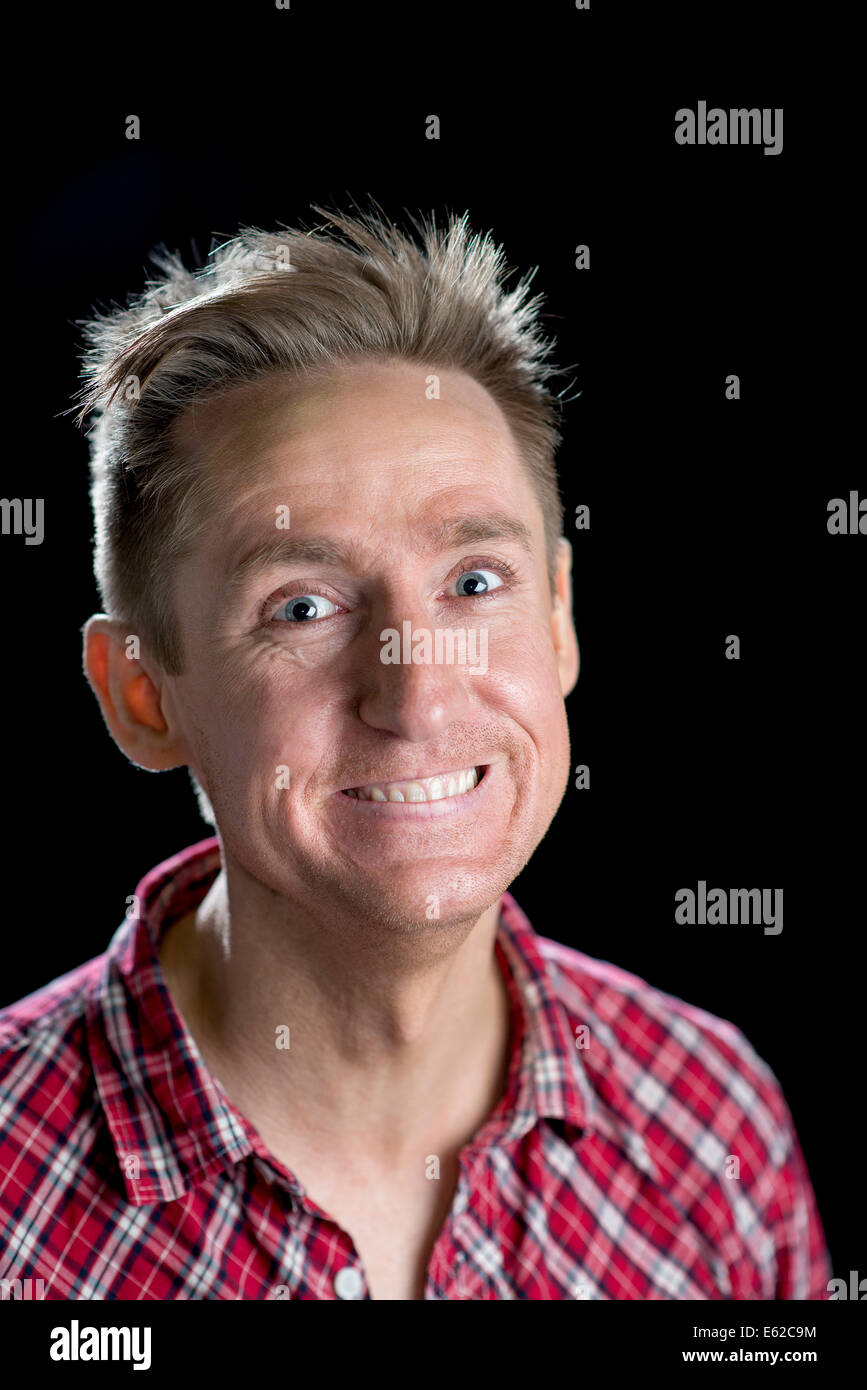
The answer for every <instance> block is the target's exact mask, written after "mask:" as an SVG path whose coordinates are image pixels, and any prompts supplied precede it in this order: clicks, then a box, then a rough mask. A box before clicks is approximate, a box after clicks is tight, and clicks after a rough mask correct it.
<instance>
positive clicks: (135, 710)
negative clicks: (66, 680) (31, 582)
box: [82, 613, 188, 772]
mask: <svg viewBox="0 0 867 1390" xmlns="http://www.w3.org/2000/svg"><path fill="white" fill-rule="evenodd" d="M82 636H83V639H84V653H83V655H84V670H85V674H86V676H87V679H88V681H89V682H90V686H91V689H92V690H93V693H94V695H95V696H96V698H97V700H98V701H99V707H100V709H101V710H102V716H103V719H104V720H105V722H106V725H107V727H108V731H109V733H110V734H111V736H112V738H113V739H114V741H115V743H116V744H117V746H118V748H120V750H121V752H122V753H125V754H126V756H127V757H128V758H129V759H130V761H131V762H134V763H136V764H137V765H138V766H139V767H144V768H147V769H148V770H149V771H151V772H162V771H164V770H165V769H166V768H170V767H184V766H186V764H187V762H188V756H187V750H186V747H185V744H184V740H183V737H182V736H181V734H180V731H179V730H177V729H175V728H173V727H172V721H171V719H166V717H165V714H164V711H163V703H164V701H163V694H164V681H165V677H164V676H163V674H162V672H161V670H160V668H159V666H158V665H157V664H156V663H155V662H154V661H152V660H151V659H150V658H149V657H148V656H146V655H144V654H143V653H142V644H141V639H140V638H139V637H138V636H136V634H135V633H131V632H128V631H127V629H126V627H125V626H124V624H123V623H120V622H116V621H114V620H113V619H111V618H108V617H106V615H105V614H104V613H96V614H94V615H93V617H91V618H88V620H87V622H86V623H85V624H84V627H83V628H82ZM146 665H147V669H145V667H146Z"/></svg>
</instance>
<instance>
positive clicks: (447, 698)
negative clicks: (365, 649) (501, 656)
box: [358, 617, 472, 743]
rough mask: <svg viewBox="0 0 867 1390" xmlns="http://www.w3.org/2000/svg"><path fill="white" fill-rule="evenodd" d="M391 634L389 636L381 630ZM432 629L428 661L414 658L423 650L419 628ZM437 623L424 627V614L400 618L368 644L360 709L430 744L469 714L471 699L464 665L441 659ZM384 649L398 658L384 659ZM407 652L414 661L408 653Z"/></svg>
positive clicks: (376, 722)
mask: <svg viewBox="0 0 867 1390" xmlns="http://www.w3.org/2000/svg"><path fill="white" fill-rule="evenodd" d="M383 632H386V633H393V634H396V637H394V638H392V639H391V641H389V640H388V638H383V636H382V633H383ZM422 632H427V633H429V657H430V659H429V660H422V661H414V660H412V657H413V653H417V654H419V655H424V653H423V652H422V651H421V633H422ZM435 634H436V628H434V627H426V626H425V619H424V618H423V617H421V618H419V619H418V621H411V620H409V619H406V618H403V619H401V620H400V621H399V622H398V623H397V624H396V625H395V626H394V627H392V628H382V629H380V630H379V631H377V632H376V634H375V637H376V642H375V646H374V643H373V642H371V644H370V646H369V660H368V661H367V662H366V667H367V669H366V670H365V680H364V682H363V690H362V695H361V698H360V700H359V704H358V713H359V716H360V717H361V719H363V720H364V722H365V724H368V725H370V727H371V728H372V729H380V730H384V731H386V732H388V733H392V734H396V735H397V737H398V738H402V739H406V741H407V742H408V743H426V742H429V741H431V740H433V739H436V738H438V737H440V736H441V735H442V734H444V733H445V732H446V731H447V729H448V728H449V726H450V725H451V724H453V723H455V722H457V721H459V720H462V719H465V718H466V715H467V712H468V710H469V707H470V703H471V695H470V688H471V687H470V681H471V680H472V677H471V676H470V675H469V674H468V671H467V667H466V665H460V664H458V663H457V662H454V661H437V660H436V659H435V657H436V645H435ZM383 654H386V655H388V656H391V657H394V656H395V655H396V656H398V657H399V658H400V659H399V660H387V661H383V660H382V656H383ZM407 656H409V658H410V660H409V661H407V660H406V659H405V658H406V657H407Z"/></svg>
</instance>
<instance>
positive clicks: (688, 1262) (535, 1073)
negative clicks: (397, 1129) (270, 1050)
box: [0, 837, 831, 1299]
mask: <svg viewBox="0 0 867 1390" xmlns="http://www.w3.org/2000/svg"><path fill="white" fill-rule="evenodd" d="M219 867H220V850H219V842H218V840H217V839H216V837H213V838H211V839H209V840H205V841H202V842H201V843H200V844H197V845H193V846H192V847H190V848H189V849H187V850H184V851H183V852H182V853H180V854H177V855H175V856H174V857H172V858H171V859H168V860H166V861H165V862H164V863H162V864H160V865H158V866H157V867H156V868H155V869H153V870H152V871H151V872H150V873H149V874H147V875H146V876H145V878H143V879H142V881H141V882H140V884H139V885H138V888H137V890H136V892H137V898H138V907H139V915H138V917H135V916H130V917H128V918H127V919H126V920H124V922H123V923H122V924H121V926H120V927H119V928H118V929H117V931H116V932H115V935H114V937H113V939H112V940H111V943H110V944H109V946H108V949H107V950H106V951H105V953H104V954H103V955H101V956H98V957H95V958H94V959H93V960H90V961H89V962H87V963H86V964H84V965H82V966H80V967H78V968H77V969H76V970H73V971H71V972H70V973H69V974H67V975H64V976H62V977H60V978H59V979H56V980H54V981H53V982H52V983H51V984H49V985H46V986H45V987H44V988H43V989H40V990H39V991H37V992H36V993H34V994H32V995H30V996H29V997H28V998H26V999H23V1000H21V1001H19V1002H18V1003H16V1004H12V1005H10V1006H9V1007H7V1008H5V1009H3V1010H0V1280H10V1281H11V1280H16V1279H20V1280H26V1279H28V1278H29V1279H32V1280H36V1279H42V1280H43V1281H44V1296H45V1297H46V1298H53V1299H92V1298H96V1299H116V1298H119V1299H191V1298H192V1299H238V1298H248V1299H267V1298H306V1299H323V1298H324V1299H331V1298H361V1299H365V1298H370V1291H369V1288H368V1284H367V1281H366V1279H365V1274H364V1269H363V1266H362V1264H361V1261H360V1259H359V1256H358V1253H357V1251H356V1249H355V1247H354V1244H353V1242H352V1239H351V1237H350V1236H349V1235H348V1234H347V1232H346V1231H344V1230H343V1229H342V1228H341V1227H340V1226H339V1225H338V1223H337V1222H335V1221H333V1220H331V1219H330V1218H329V1216H328V1214H327V1213H326V1212H324V1211H323V1210H322V1209H321V1208H320V1207H318V1206H317V1205H316V1204H315V1203H314V1202H313V1201H312V1200H311V1199H310V1198H309V1197H308V1196H307V1195H306V1193H305V1190H304V1188H303V1186H302V1185H301V1184H300V1183H299V1182H298V1181H297V1180H296V1178H295V1177H294V1175H293V1174H292V1173H291V1172H290V1171H288V1170H287V1169H286V1168H285V1167H284V1166H283V1165H282V1164H281V1163H279V1162H278V1161H277V1160H276V1159H275V1158H274V1157H273V1155H272V1154H270V1153H269V1151H268V1149H267V1148H266V1147H265V1145H264V1143H263V1141H262V1139H261V1138H260V1137H259V1135H258V1134H257V1133H256V1131H255V1130H254V1129H253V1127H252V1125H250V1124H249V1122H248V1121H247V1120H246V1118H245V1117H244V1116H243V1115H242V1114H241V1113H240V1112H239V1111H238V1110H237V1109H236V1108H235V1107H234V1106H233V1105H232V1104H231V1102H230V1101H229V1100H228V1098H227V1096H226V1094H225V1092H224V1091H223V1089H222V1087H221V1086H220V1084H219V1082H218V1081H217V1080H216V1079H215V1078H214V1077H213V1076H212V1075H211V1074H210V1073H209V1071H208V1070H207V1068H206V1066H205V1065H204V1063H203V1060H202V1058H201V1055H200V1054H199V1052H198V1049H197V1047H196V1044H195V1042H194V1041H193V1039H192V1037H191V1035H190V1034H189V1032H188V1031H187V1029H186V1027H185V1025H184V1023H183V1020H182V1019H181V1017H180V1016H179V1014H178V1013H177V1011H176V1009H175V1008H174V1006H173V1003H172V1000H171V997H170V995H169V994H168V992H167V989H166V985H165V981H164V979H163V976H162V973H161V970H160V966H159V962H158V960H157V957H156V953H155V946H156V943H157V941H158V940H159V937H160V935H161V934H162V933H163V932H164V931H165V930H166V929H167V927H168V926H169V925H170V924H171V922H172V921H174V920H175V919H176V918H178V917H180V916H182V915H183V914H185V913H187V912H189V911H190V910H191V909H192V908H194V907H195V906H196V905H197V904H198V903H199V902H200V900H201V899H202V897H203V896H204V894H205V893H206V891H207V889H208V888H209V887H210V885H211V882H212V881H213V879H214V877H215V876H216V874H217V872H218V870H219ZM495 950H496V954H497V960H498V962H499V964H500V967H501V969H502V970H503V972H504V976H505V979H506V981H507V985H508V989H509V995H510V1000H511V1006H512V1011H513V1012H512V1017H513V1029H512V1044H511V1046H512V1053H511V1062H510V1067H509V1072H508V1083H507V1088H506V1092H505V1094H504V1095H503V1097H502V1099H501V1100H500V1102H499V1103H498V1105H497V1106H496V1107H495V1109H494V1111H493V1112H492V1114H491V1115H490V1116H489V1117H488V1119H487V1120H486V1121H485V1123H484V1124H483V1125H482V1127H481V1129H480V1130H479V1131H478V1132H477V1134H476V1135H475V1138H474V1139H473V1141H472V1142H471V1143H470V1144H468V1145H467V1146H466V1147H465V1148H464V1150H463V1151H462V1153H461V1160H460V1177H459V1182H458V1187H457V1190H456V1192H455V1195H454V1199H453V1202H452V1207H451V1211H450V1213H449V1215H448V1218H447V1220H446V1222H445V1224H444V1226H443V1228H442V1230H441V1232H440V1234H439V1236H438V1237H437V1239H436V1242H435V1244H434V1248H433V1252H432V1255H431V1258H430V1261H429V1264H428V1269H427V1279H426V1285H425V1294H424V1296H425V1298H428V1299H455V1298H464V1299H518V1298H544V1299H555V1298H557V1299H562V1298H568V1299H775V1298H776V1299H825V1298H827V1296H828V1293H827V1287H826V1286H827V1282H828V1280H829V1278H830V1277H831V1268H830V1264H829V1260H828V1255H827V1251H826V1248H825V1241H824V1236H823V1231H822V1226H821V1223H820V1219H819V1215H818V1212H817V1209H816V1203H815V1198H814V1194H813V1190H812V1187H811V1185H810V1179H809V1176H808V1173H807V1169H806V1166H805V1163H804V1158H803V1155H802V1153H801V1149H800V1146H799V1143H798V1139H797V1135H796V1133H795V1130H794V1126H793V1123H792V1118H791V1115H790V1113H789V1111H788V1108H787V1106H786V1103H785V1100H784V1098H783V1095H782V1092H781V1090H780V1086H779V1083H778V1082H777V1080H776V1078H775V1077H774V1075H773V1073H772V1072H771V1071H770V1069H769V1068H768V1066H767V1065H766V1064H765V1063H764V1062H763V1061H762V1060H761V1059H760V1058H759V1057H758V1056H757V1055H756V1054H755V1052H754V1051H753V1049H752V1048H751V1046H750V1045H749V1043H748V1042H747V1041H746V1039H745V1037H744V1036H743V1034H742V1033H740V1032H739V1031H738V1029H736V1028H735V1027H733V1026H732V1024H730V1023H726V1022H723V1021H722V1020H720V1019H718V1018H715V1017H713V1016H712V1015H711V1014H708V1013H706V1012H704V1011H703V1010H701V1009H698V1008H694V1007H692V1006H691V1005H689V1004H685V1003H683V1002H682V1001H681V1000H679V999H676V998H674V997H672V996H671V995H667V994H663V993H661V992H660V991H659V990H657V989H653V988H651V986H649V985H648V984H646V983H645V982H644V981H643V980H640V979H638V978H637V977H635V976H634V975H630V974H627V973H626V972H625V971H623V970H620V969H618V968H617V967H615V966H613V965H609V964H607V963H606V962H603V961H598V960H594V959H591V958H590V957H588V956H585V955H582V954H581V953H580V952H578V951H575V950H572V949H570V948H569V947H567V946H563V945H560V944H559V943H557V942H556V941H550V940H547V939H545V938H544V937H540V936H537V935H536V933H535V932H534V930H533V928H532V927H531V925H530V923H529V922H528V921H527V919H526V917H525V916H524V914H523V912H522V911H521V909H520V908H519V907H518V905H517V903H516V902H515V901H514V899H513V898H512V897H511V895H510V894H508V893H506V894H504V895H503V899H502V902H501V909H500V920H499V928H498V935H497V939H496V945H495ZM4 1295H5V1296H8V1295H9V1286H4V1285H0V1297H2V1296H4ZM37 1296H38V1295H37Z"/></svg>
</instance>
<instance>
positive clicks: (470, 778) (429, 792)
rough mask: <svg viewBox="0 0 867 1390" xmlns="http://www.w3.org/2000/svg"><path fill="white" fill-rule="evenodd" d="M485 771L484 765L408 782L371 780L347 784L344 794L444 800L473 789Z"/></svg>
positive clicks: (383, 798) (365, 798)
mask: <svg viewBox="0 0 867 1390" xmlns="http://www.w3.org/2000/svg"><path fill="white" fill-rule="evenodd" d="M483 774H484V767H483V766H482V767H467V768H460V769H459V770H457V771H453V772H438V773H434V775H433V776H431V777H416V778H413V779H412V780H410V781H405V782H370V783H367V784H365V785H364V786H360V787H347V788H346V789H345V790H344V795H345V796H349V797H353V798H355V799H356V800H358V801H404V802H406V801H411V802H422V801H444V800H446V799H447V798H449V797H458V796H464V795H465V794H466V793H467V792H469V791H472V789H473V788H474V787H475V786H476V785H477V784H478V782H479V781H480V780H481V778H482V776H483Z"/></svg>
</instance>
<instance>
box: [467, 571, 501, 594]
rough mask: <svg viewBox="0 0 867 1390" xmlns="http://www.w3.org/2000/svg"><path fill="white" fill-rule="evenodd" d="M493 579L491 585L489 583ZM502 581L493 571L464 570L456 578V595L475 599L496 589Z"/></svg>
mask: <svg viewBox="0 0 867 1390" xmlns="http://www.w3.org/2000/svg"><path fill="white" fill-rule="evenodd" d="M492 579H493V581H494V582H493V584H492V583H491V582H490V581H491V580H492ZM502 583H503V581H502V579H501V578H500V576H499V575H498V574H496V573H495V572H494V570H464V572H463V574H462V575H459V576H458V580H457V585H458V593H459V594H461V595H462V596H463V597H464V598H475V597H476V596H477V595H478V594H485V593H487V592H488V590H489V589H497V588H499V587H500V586H501V585H502Z"/></svg>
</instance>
